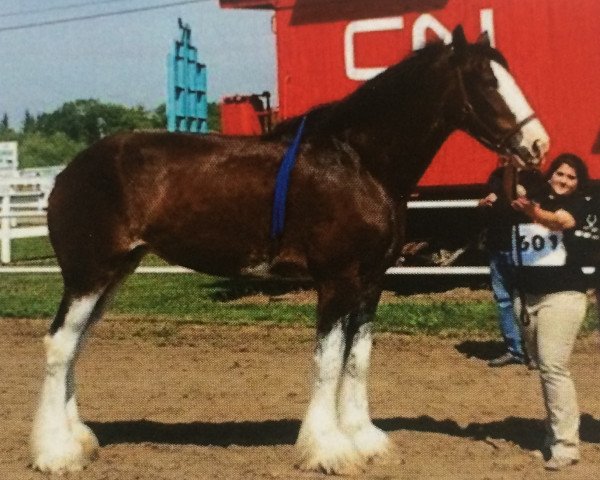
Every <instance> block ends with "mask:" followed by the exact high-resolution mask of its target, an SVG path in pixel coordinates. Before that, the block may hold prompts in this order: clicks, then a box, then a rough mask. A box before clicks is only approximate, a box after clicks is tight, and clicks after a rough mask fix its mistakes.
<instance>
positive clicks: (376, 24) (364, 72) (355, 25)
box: [344, 8, 495, 81]
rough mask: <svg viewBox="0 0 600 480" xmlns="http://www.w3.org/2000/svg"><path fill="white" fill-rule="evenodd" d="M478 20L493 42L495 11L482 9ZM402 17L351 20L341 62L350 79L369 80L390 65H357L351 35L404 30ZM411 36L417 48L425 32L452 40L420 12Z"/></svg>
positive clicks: (436, 22) (449, 33)
mask: <svg viewBox="0 0 600 480" xmlns="http://www.w3.org/2000/svg"><path fill="white" fill-rule="evenodd" d="M479 22H480V25H481V31H482V32H487V33H488V36H489V38H490V43H491V45H492V46H494V44H495V33H494V11H493V10H492V9H491V8H484V9H482V10H480V11H479ZM403 29H404V17H402V16H398V17H387V18H370V19H366V20H356V21H353V22H350V23H349V24H348V25H347V26H346V30H345V31H344V63H345V66H346V76H347V77H348V78H349V79H350V80H357V81H364V80H369V79H371V78H373V77H374V76H376V75H377V74H379V73H381V72H383V71H384V70H385V69H386V68H387V67H388V66H389V65H382V66H381V67H368V68H366V67H359V66H358V65H356V60H355V55H354V37H355V36H356V35H360V34H361V33H368V32H384V31H389V30H403ZM410 30H411V36H412V49H413V50H418V49H419V48H422V47H423V46H424V45H425V41H426V37H427V31H428V30H430V31H432V32H433V33H435V35H436V36H438V37H439V38H441V39H442V40H443V41H444V42H445V43H450V42H451V41H452V33H451V31H450V29H448V28H446V27H445V26H444V25H442V24H441V23H440V21H439V20H437V19H436V18H435V17H434V16H433V15H431V14H429V13H424V14H422V15H419V16H418V17H417V19H416V20H415V21H414V23H413V25H412V27H410Z"/></svg>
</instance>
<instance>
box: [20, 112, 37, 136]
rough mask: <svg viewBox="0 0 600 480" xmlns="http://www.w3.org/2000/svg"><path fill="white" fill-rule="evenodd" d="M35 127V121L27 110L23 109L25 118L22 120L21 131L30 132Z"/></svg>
mask: <svg viewBox="0 0 600 480" xmlns="http://www.w3.org/2000/svg"><path fill="white" fill-rule="evenodd" d="M35 129H36V121H35V118H34V117H33V115H31V113H29V110H25V119H24V120H23V133H30V132H33V131H34V130H35Z"/></svg>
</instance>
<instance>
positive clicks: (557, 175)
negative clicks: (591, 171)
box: [550, 163, 577, 195]
mask: <svg viewBox="0 0 600 480" xmlns="http://www.w3.org/2000/svg"><path fill="white" fill-rule="evenodd" d="M550 186H551V187H552V190H554V193H556V194H557V195H571V194H572V193H573V192H574V191H575V190H577V172H576V171H575V169H574V168H573V167H569V165H567V164H566V163H563V164H562V165H561V166H560V167H558V168H557V169H556V170H555V171H554V173H553V174H552V176H551V177H550Z"/></svg>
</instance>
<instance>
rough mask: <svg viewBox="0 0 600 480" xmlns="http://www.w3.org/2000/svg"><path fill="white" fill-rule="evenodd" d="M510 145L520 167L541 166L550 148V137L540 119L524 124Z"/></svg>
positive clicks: (514, 160) (514, 159)
mask: <svg viewBox="0 0 600 480" xmlns="http://www.w3.org/2000/svg"><path fill="white" fill-rule="evenodd" d="M513 141H514V143H513V144H512V145H510V149H511V151H512V153H513V155H512V157H513V162H516V163H517V166H519V167H520V168H528V169H532V168H540V167H541V166H542V163H543V162H544V159H545V157H546V154H547V153H548V150H549V148H550V138H549V137H548V134H547V133H546V130H545V129H544V127H543V126H542V124H541V122H540V121H539V120H538V119H534V120H532V121H531V122H529V123H528V124H527V125H524V126H523V128H522V130H521V132H520V133H519V134H518V135H515V137H514V138H513Z"/></svg>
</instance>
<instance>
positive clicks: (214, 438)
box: [89, 414, 600, 450]
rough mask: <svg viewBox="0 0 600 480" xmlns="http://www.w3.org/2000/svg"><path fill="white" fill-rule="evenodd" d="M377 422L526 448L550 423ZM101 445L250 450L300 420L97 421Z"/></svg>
mask: <svg viewBox="0 0 600 480" xmlns="http://www.w3.org/2000/svg"><path fill="white" fill-rule="evenodd" d="M374 422H375V424H376V425H377V426H378V427H380V428H381V429H383V430H384V431H386V432H394V431H400V430H402V431H411V432H428V433H439V434H443V435H450V436H453V437H459V438H471V439H473V440H475V441H485V442H487V443H490V442H491V443H492V444H493V440H505V441H508V442H512V443H515V444H516V445H519V446H520V447H521V448H523V449H525V450H535V449H539V448H540V447H541V446H542V442H543V437H544V425H543V422H542V420H539V419H531V418H520V417H508V418H506V419H504V420H501V421H497V422H488V423H470V424H469V425H467V426H466V427H461V426H460V425H458V423H456V422H455V421H454V420H450V419H445V420H437V419H435V418H432V417H430V416H420V417H413V418H404V417H393V418H384V419H376V420H375V421H374ZM89 426H90V427H91V428H92V430H94V432H95V433H96V435H97V436H98V439H99V441H100V444H101V445H103V446H104V445H114V444H120V443H144V442H151V443H158V444H175V445H199V446H209V445H212V446H221V447H227V446H229V445H241V446H248V447H258V446H272V445H292V444H294V443H295V441H296V437H297V435H298V430H299V429H300V421H299V420H295V419H282V420H266V421H260V422H223V423H207V422H192V423H162V422H153V421H149V420H131V421H112V422H91V423H90V424H89ZM581 439H582V441H584V442H588V443H600V420H598V419H594V418H593V417H592V416H591V415H589V414H584V415H582V417H581Z"/></svg>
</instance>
